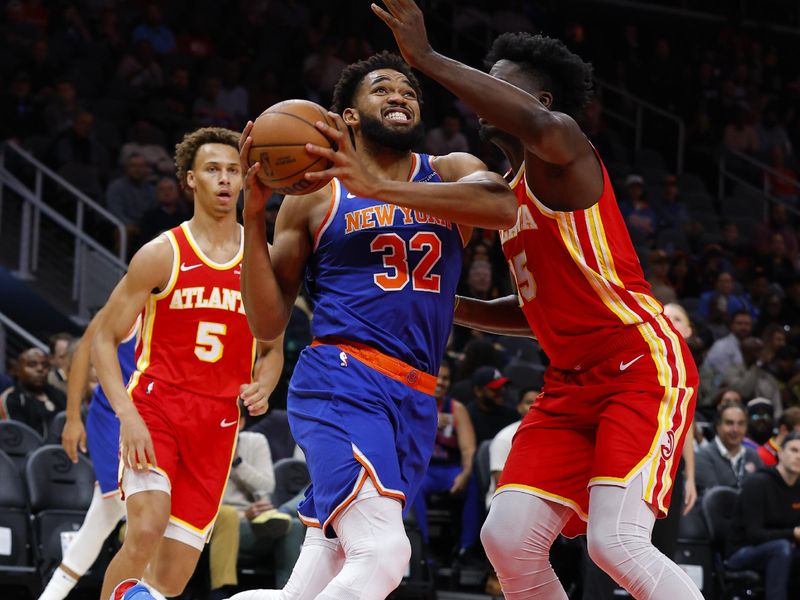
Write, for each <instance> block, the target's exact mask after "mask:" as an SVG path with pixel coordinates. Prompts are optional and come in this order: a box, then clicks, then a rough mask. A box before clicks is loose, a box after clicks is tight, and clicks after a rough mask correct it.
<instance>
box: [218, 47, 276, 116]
mask: <svg viewBox="0 0 800 600" xmlns="http://www.w3.org/2000/svg"><path fill="white" fill-rule="evenodd" d="M241 80H242V67H241V63H239V62H236V61H231V62H228V63H227V64H226V66H225V70H224V71H223V72H222V86H221V88H220V90H219V95H218V96H217V101H218V102H219V104H220V105H221V106H224V107H226V108H227V110H228V112H229V113H230V114H231V117H232V118H233V124H234V129H237V130H238V129H241V128H243V127H244V125H245V123H246V122H247V119H248V118H249V116H250V93H249V92H248V91H247V88H246V87H244V86H243V85H242V84H241ZM268 106H270V105H269V104H267V105H265V106H259V107H258V110H259V111H261V110H264V109H266V108H267V107H268Z"/></svg>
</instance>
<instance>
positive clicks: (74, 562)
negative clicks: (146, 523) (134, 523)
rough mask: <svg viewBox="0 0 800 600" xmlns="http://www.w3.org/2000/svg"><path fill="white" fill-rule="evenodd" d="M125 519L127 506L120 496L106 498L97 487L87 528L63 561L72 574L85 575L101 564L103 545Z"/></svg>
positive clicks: (84, 520)
mask: <svg viewBox="0 0 800 600" xmlns="http://www.w3.org/2000/svg"><path fill="white" fill-rule="evenodd" d="M124 516H125V503H124V502H123V501H122V500H120V496H119V494H116V495H114V496H111V497H109V498H103V493H102V492H101V491H100V486H98V485H95V486H94V495H93V496H92V503H91V504H90V505H89V510H88V511H87V512H86V517H85V518H84V519H83V524H82V525H81V528H80V529H79V530H78V533H76V534H75V538H74V539H73V540H72V543H71V544H70V545H69V547H68V548H67V551H66V552H65V553H64V558H63V560H62V561H61V562H62V563H64V566H66V567H67V568H68V569H69V570H70V571H72V572H73V573H77V574H79V575H83V574H84V573H86V571H88V570H89V568H90V567H91V566H92V565H93V564H94V561H95V560H97V556H98V555H99V554H100V550H102V548H103V542H105V541H106V538H107V537H108V536H109V535H111V532H113V531H114V528H115V527H116V526H117V523H119V520H120V519H121V518H122V517H124Z"/></svg>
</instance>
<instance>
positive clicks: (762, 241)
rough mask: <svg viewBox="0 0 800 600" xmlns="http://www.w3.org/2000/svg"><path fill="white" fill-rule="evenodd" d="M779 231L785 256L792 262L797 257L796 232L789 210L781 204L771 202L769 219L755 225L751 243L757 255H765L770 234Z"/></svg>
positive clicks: (770, 239)
mask: <svg viewBox="0 0 800 600" xmlns="http://www.w3.org/2000/svg"><path fill="white" fill-rule="evenodd" d="M775 233H779V234H781V235H782V236H783V241H784V242H785V243H786V256H788V257H789V260H790V261H791V262H792V264H794V261H795V260H796V259H797V248H798V243H797V234H796V233H795V230H794V227H793V225H792V222H791V219H790V218H789V211H787V210H786V207H785V206H784V205H783V204H778V203H777V202H774V203H772V205H771V206H770V207H769V221H767V222H766V223H759V224H758V225H756V229H755V234H754V239H753V245H754V246H755V249H756V253H757V254H758V255H759V256H766V255H768V254H769V253H770V245H771V243H772V235H773V234H775Z"/></svg>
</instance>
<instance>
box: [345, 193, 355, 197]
mask: <svg viewBox="0 0 800 600" xmlns="http://www.w3.org/2000/svg"><path fill="white" fill-rule="evenodd" d="M347 197H348V198H355V197H356V195H355V194H351V193H350V192H347Z"/></svg>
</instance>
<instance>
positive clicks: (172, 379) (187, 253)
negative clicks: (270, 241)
mask: <svg viewBox="0 0 800 600" xmlns="http://www.w3.org/2000/svg"><path fill="white" fill-rule="evenodd" d="M165 235H166V236H167V239H169V242H170V244H171V245H172V274H171V276H170V279H169V283H168V284H167V286H166V288H165V289H164V290H163V291H161V292H158V293H153V294H151V295H150V298H149V299H148V301H147V306H146V307H145V310H144V321H143V325H142V331H141V340H140V342H139V344H138V346H137V348H136V371H135V372H134V374H133V376H132V378H131V382H130V385H129V386H128V389H129V390H133V389H134V388H135V387H136V385H137V384H138V383H139V378H140V377H141V376H142V375H143V374H144V375H146V376H147V377H150V378H152V379H154V380H156V381H163V382H165V383H168V384H169V385H171V386H174V387H176V388H179V389H182V390H186V391H188V392H191V393H195V394H201V395H204V396H214V397H219V398H231V400H234V399H235V398H237V396H238V395H239V386H240V385H241V384H243V383H249V382H250V381H251V375H252V368H253V361H254V358H255V340H254V339H253V335H252V334H251V333H250V328H249V326H248V325H247V318H246V317H245V313H244V306H243V305H242V294H241V291H240V284H239V278H240V272H241V261H242V248H243V244H242V245H240V246H239V251H238V252H237V253H236V256H235V257H233V259H231V260H230V261H228V262H227V263H225V264H219V263H215V262H213V261H212V260H210V259H209V258H208V257H206V256H205V255H204V254H203V251H202V250H201V249H200V247H199V245H198V244H197V242H196V241H195V240H194V239H193V238H192V233H191V231H189V226H188V223H183V224H181V225H180V226H178V227H175V228H174V229H171V230H170V231H167V232H166V233H165ZM240 236H241V239H242V241H243V240H244V235H243V234H240Z"/></svg>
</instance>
